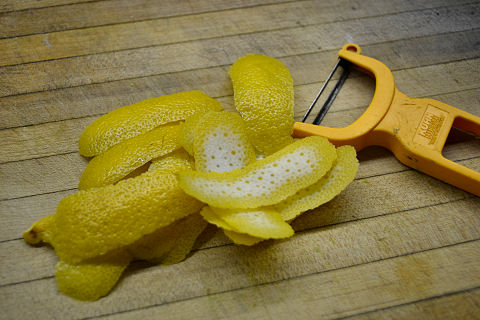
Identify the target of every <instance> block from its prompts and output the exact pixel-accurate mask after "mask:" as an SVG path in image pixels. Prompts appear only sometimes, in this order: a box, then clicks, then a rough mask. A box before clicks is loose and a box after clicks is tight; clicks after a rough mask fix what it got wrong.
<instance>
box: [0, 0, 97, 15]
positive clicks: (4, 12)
mask: <svg viewBox="0 0 480 320" xmlns="http://www.w3.org/2000/svg"><path fill="white" fill-rule="evenodd" d="M102 1H105V0H83V1H78V2H73V3H66V4H58V5H50V6H44V7H32V8H25V9H19V10H10V11H0V15H3V14H9V13H17V12H22V11H32V10H39V9H50V8H56V7H67V6H71V5H76V4H81V3H92V2H102Z"/></svg>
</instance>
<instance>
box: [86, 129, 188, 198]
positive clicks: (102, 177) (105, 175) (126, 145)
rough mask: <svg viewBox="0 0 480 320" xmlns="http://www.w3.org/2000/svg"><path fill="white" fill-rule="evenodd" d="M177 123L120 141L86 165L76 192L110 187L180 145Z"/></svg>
mask: <svg viewBox="0 0 480 320" xmlns="http://www.w3.org/2000/svg"><path fill="white" fill-rule="evenodd" d="M179 128H180V126H179V125H178V124H167V125H163V126H160V127H158V128H155V129H153V130H152V131H149V132H146V133H143V134H140V135H138V136H135V137H133V138H130V139H127V140H124V141H122V142H120V143H118V144H116V145H114V146H113V147H111V148H110V149H108V150H106V151H105V152H103V153H102V154H100V155H98V156H96V157H95V158H93V159H92V160H90V162H89V163H88V165H87V167H86V168H85V170H84V171H83V173H82V176H81V178H80V183H79V184H78V189H79V190H86V189H89V188H93V187H101V186H106V185H109V184H113V183H115V182H117V181H119V180H121V179H122V178H124V177H125V176H127V175H128V174H129V173H130V172H132V171H134V170H135V169H137V168H139V167H141V166H142V165H144V164H145V163H147V162H149V161H150V160H152V159H154V158H157V157H160V156H162V155H165V154H168V153H170V152H172V151H174V150H177V149H179V148H180V147H181V146H180V144H179V143H178V139H177V136H178V132H179Z"/></svg>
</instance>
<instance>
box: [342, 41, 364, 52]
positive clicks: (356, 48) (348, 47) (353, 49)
mask: <svg viewBox="0 0 480 320" xmlns="http://www.w3.org/2000/svg"><path fill="white" fill-rule="evenodd" d="M342 50H346V51H350V52H353V53H358V54H360V53H361V52H362V49H360V46H359V45H358V44H355V43H347V44H345V45H344V46H343V47H342Z"/></svg>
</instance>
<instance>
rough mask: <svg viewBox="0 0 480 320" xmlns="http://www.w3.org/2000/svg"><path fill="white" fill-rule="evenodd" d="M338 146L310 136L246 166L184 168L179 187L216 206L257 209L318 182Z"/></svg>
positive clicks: (328, 167)
mask: <svg viewBox="0 0 480 320" xmlns="http://www.w3.org/2000/svg"><path fill="white" fill-rule="evenodd" d="M335 158H336V152H335V147H334V146H333V145H332V144H331V143H330V142H328V140H327V139H326V138H323V137H307V138H304V139H302V140H299V141H297V142H295V143H293V144H290V145H288V146H286V147H284V148H283V149H281V150H279V151H277V152H276V153H275V154H272V155H270V156H268V157H266V158H263V159H261V160H258V161H256V162H254V163H252V164H250V165H248V166H247V167H245V168H243V169H237V170H234V171H231V172H223V173H217V172H208V173H205V172H198V171H182V172H180V173H179V174H178V181H179V184H180V187H181V188H182V189H183V190H184V191H185V192H186V193H187V194H190V195H191V196H193V197H195V198H197V199H199V200H200V201H202V202H205V203H207V204H209V205H211V206H213V207H219V208H234V209H235V208H238V209H245V208H258V207H262V206H267V205H272V204H275V203H278V202H280V201H282V200H284V199H286V198H287V197H289V196H291V195H293V194H295V193H296V192H297V191H298V190H301V189H303V188H305V187H307V186H309V185H311V184H313V183H315V182H316V181H318V180H319V179H320V178H321V177H322V176H323V175H324V174H325V173H326V172H327V171H328V170H329V169H330V168H331V166H332V164H333V161H334V160H335Z"/></svg>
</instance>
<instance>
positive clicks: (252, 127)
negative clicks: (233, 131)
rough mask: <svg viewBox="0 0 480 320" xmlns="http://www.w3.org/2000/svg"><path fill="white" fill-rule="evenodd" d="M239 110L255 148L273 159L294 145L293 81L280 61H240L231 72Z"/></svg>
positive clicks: (263, 58) (256, 58)
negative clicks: (276, 152)
mask: <svg viewBox="0 0 480 320" xmlns="http://www.w3.org/2000/svg"><path fill="white" fill-rule="evenodd" d="M229 74H230V78H231V80H232V84H233V92H234V98H235V108H236V109H237V110H238V112H240V114H241V115H242V118H243V119H244V120H245V122H246V125H247V130H248V135H249V137H250V140H251V141H252V144H253V146H254V147H255V148H256V149H257V150H258V151H259V152H260V153H262V154H265V155H269V154H272V153H274V152H275V151H277V150H280V149H281V148H283V147H285V146H286V145H288V144H290V143H292V141H293V139H292V137H291V135H292V132H293V103H294V95H293V80H292V76H291V75H290V72H289V71H288V69H287V67H285V65H284V64H283V63H282V62H280V61H279V60H277V59H275V58H272V57H268V56H264V55H261V54H250V55H247V56H245V57H242V58H240V59H238V60H237V61H236V62H235V63H234V64H233V65H232V66H231V68H230V72H229Z"/></svg>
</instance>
